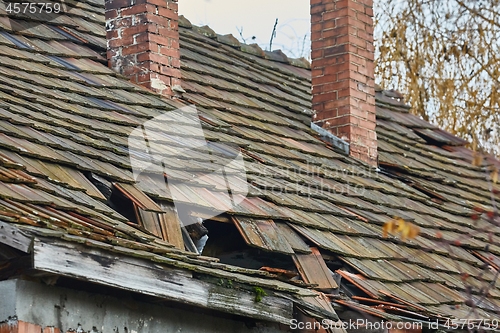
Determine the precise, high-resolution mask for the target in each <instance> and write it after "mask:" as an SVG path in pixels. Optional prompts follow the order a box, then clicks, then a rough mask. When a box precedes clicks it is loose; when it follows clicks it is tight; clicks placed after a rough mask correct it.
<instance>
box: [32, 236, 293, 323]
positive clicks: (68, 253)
mask: <svg viewBox="0 0 500 333" xmlns="http://www.w3.org/2000/svg"><path fill="white" fill-rule="evenodd" d="M33 249H34V251H33V252H34V254H33V262H34V268H35V269H37V270H40V271H43V272H48V273H53V274H58V275H62V276H66V277H71V278H75V279H79V280H85V281H90V282H94V283H99V284H101V285H105V286H110V287H116V288H120V289H124V290H130V291H133V292H137V293H141V294H146V295H152V296H156V297H160V298H163V299H166V300H171V301H176V302H181V303H185V304H190V305H193V306H200V307H203V308H209V309H213V310H219V311H222V312H226V313H228V312H229V313H233V314H236V315H241V316H245V317H250V318H255V319H260V320H267V321H272V322H278V323H282V324H289V322H290V320H291V319H292V318H293V301H292V300H290V299H288V298H284V297H277V296H273V295H268V296H265V297H263V298H262V300H261V301H260V302H256V301H255V293H253V292H252V291H249V290H242V289H235V288H233V289H230V288H225V287H223V286H219V285H216V284H211V283H208V282H205V281H201V280H199V279H195V278H193V277H192V274H191V272H190V271H187V270H181V269H177V268H172V267H169V266H166V265H160V264H158V263H154V262H151V261H148V260H145V259H141V258H134V257H130V256H125V255H122V254H119V253H113V252H110V251H104V250H101V249H95V248H90V247H87V246H84V245H82V244H75V243H70V242H65V241H61V240H54V239H50V241H44V240H39V239H35V242H34V246H33Z"/></svg>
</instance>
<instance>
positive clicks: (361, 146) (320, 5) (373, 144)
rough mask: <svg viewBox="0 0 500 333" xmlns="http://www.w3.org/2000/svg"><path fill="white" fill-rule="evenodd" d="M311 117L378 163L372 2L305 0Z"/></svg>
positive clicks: (352, 149) (363, 156) (353, 152)
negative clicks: (308, 6)
mask: <svg viewBox="0 0 500 333" xmlns="http://www.w3.org/2000/svg"><path fill="white" fill-rule="evenodd" d="M310 1H311V43H312V45H311V48H312V53H311V57H312V66H311V68H312V94H313V99H312V106H313V110H314V111H315V112H316V113H315V116H314V119H313V121H314V122H315V123H316V124H318V125H320V126H321V127H323V128H324V129H326V130H328V131H330V132H331V133H332V134H334V135H336V136H337V137H339V138H343V139H344V140H346V141H348V142H349V145H350V155H351V156H353V157H355V158H357V159H360V160H363V161H365V162H367V163H369V164H371V165H373V166H376V165H377V134H376V132H375V125H376V120H375V81H374V76H375V70H374V61H373V60H374V44H373V0H357V1H355V0H310Z"/></svg>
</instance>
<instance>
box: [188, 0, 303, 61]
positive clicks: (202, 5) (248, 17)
mask: <svg viewBox="0 0 500 333" xmlns="http://www.w3.org/2000/svg"><path fill="white" fill-rule="evenodd" d="M309 3H310V1H309V0H180V1H179V13H180V14H182V15H184V16H185V17H186V18H187V19H188V20H189V21H191V23H193V24H195V25H208V26H210V28H212V29H213V30H214V31H215V32H216V33H218V34H221V35H225V34H228V33H231V34H233V36H235V37H236V38H238V39H239V40H240V41H242V38H241V36H240V33H239V29H241V28H243V38H245V40H246V43H247V44H251V43H257V44H259V45H260V47H262V48H263V49H265V50H269V41H270V39H271V33H272V31H273V26H274V22H275V21H276V19H278V25H277V28H276V37H275V38H274V40H273V47H272V48H273V50H276V49H281V50H283V52H285V54H287V55H288V56H291V57H301V56H303V57H306V58H309V49H310V32H309V29H310V16H309ZM253 36H255V39H254V40H252V37H253ZM304 38H305V39H304Z"/></svg>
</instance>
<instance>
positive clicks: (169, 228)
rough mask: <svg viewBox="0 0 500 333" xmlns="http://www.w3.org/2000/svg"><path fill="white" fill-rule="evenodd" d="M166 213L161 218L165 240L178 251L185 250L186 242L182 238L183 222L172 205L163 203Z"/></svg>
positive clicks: (162, 207)
mask: <svg viewBox="0 0 500 333" xmlns="http://www.w3.org/2000/svg"><path fill="white" fill-rule="evenodd" d="M160 207H161V209H163V211H164V213H163V214H161V215H160V216H159V219H160V227H161V231H162V234H163V239H164V240H165V241H167V242H169V243H170V244H172V245H173V246H175V247H176V248H178V249H181V250H184V240H183V238H182V231H181V220H180V219H179V215H178V214H177V211H176V210H175V207H174V205H173V204H171V203H161V204H160Z"/></svg>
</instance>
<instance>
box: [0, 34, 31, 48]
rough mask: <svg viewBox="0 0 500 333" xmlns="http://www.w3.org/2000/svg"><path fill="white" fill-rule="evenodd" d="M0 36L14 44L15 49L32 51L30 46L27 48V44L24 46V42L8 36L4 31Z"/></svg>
mask: <svg viewBox="0 0 500 333" xmlns="http://www.w3.org/2000/svg"><path fill="white" fill-rule="evenodd" d="M0 35H2V36H4V37H5V38H7V39H8V40H9V41H11V42H12V43H14V45H16V46H17V47H20V48H23V49H32V47H31V46H29V45H28V44H26V43H24V42H21V41H20V40H18V39H17V38H16V37H15V36H13V35H11V34H9V33H8V32H6V31H0Z"/></svg>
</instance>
